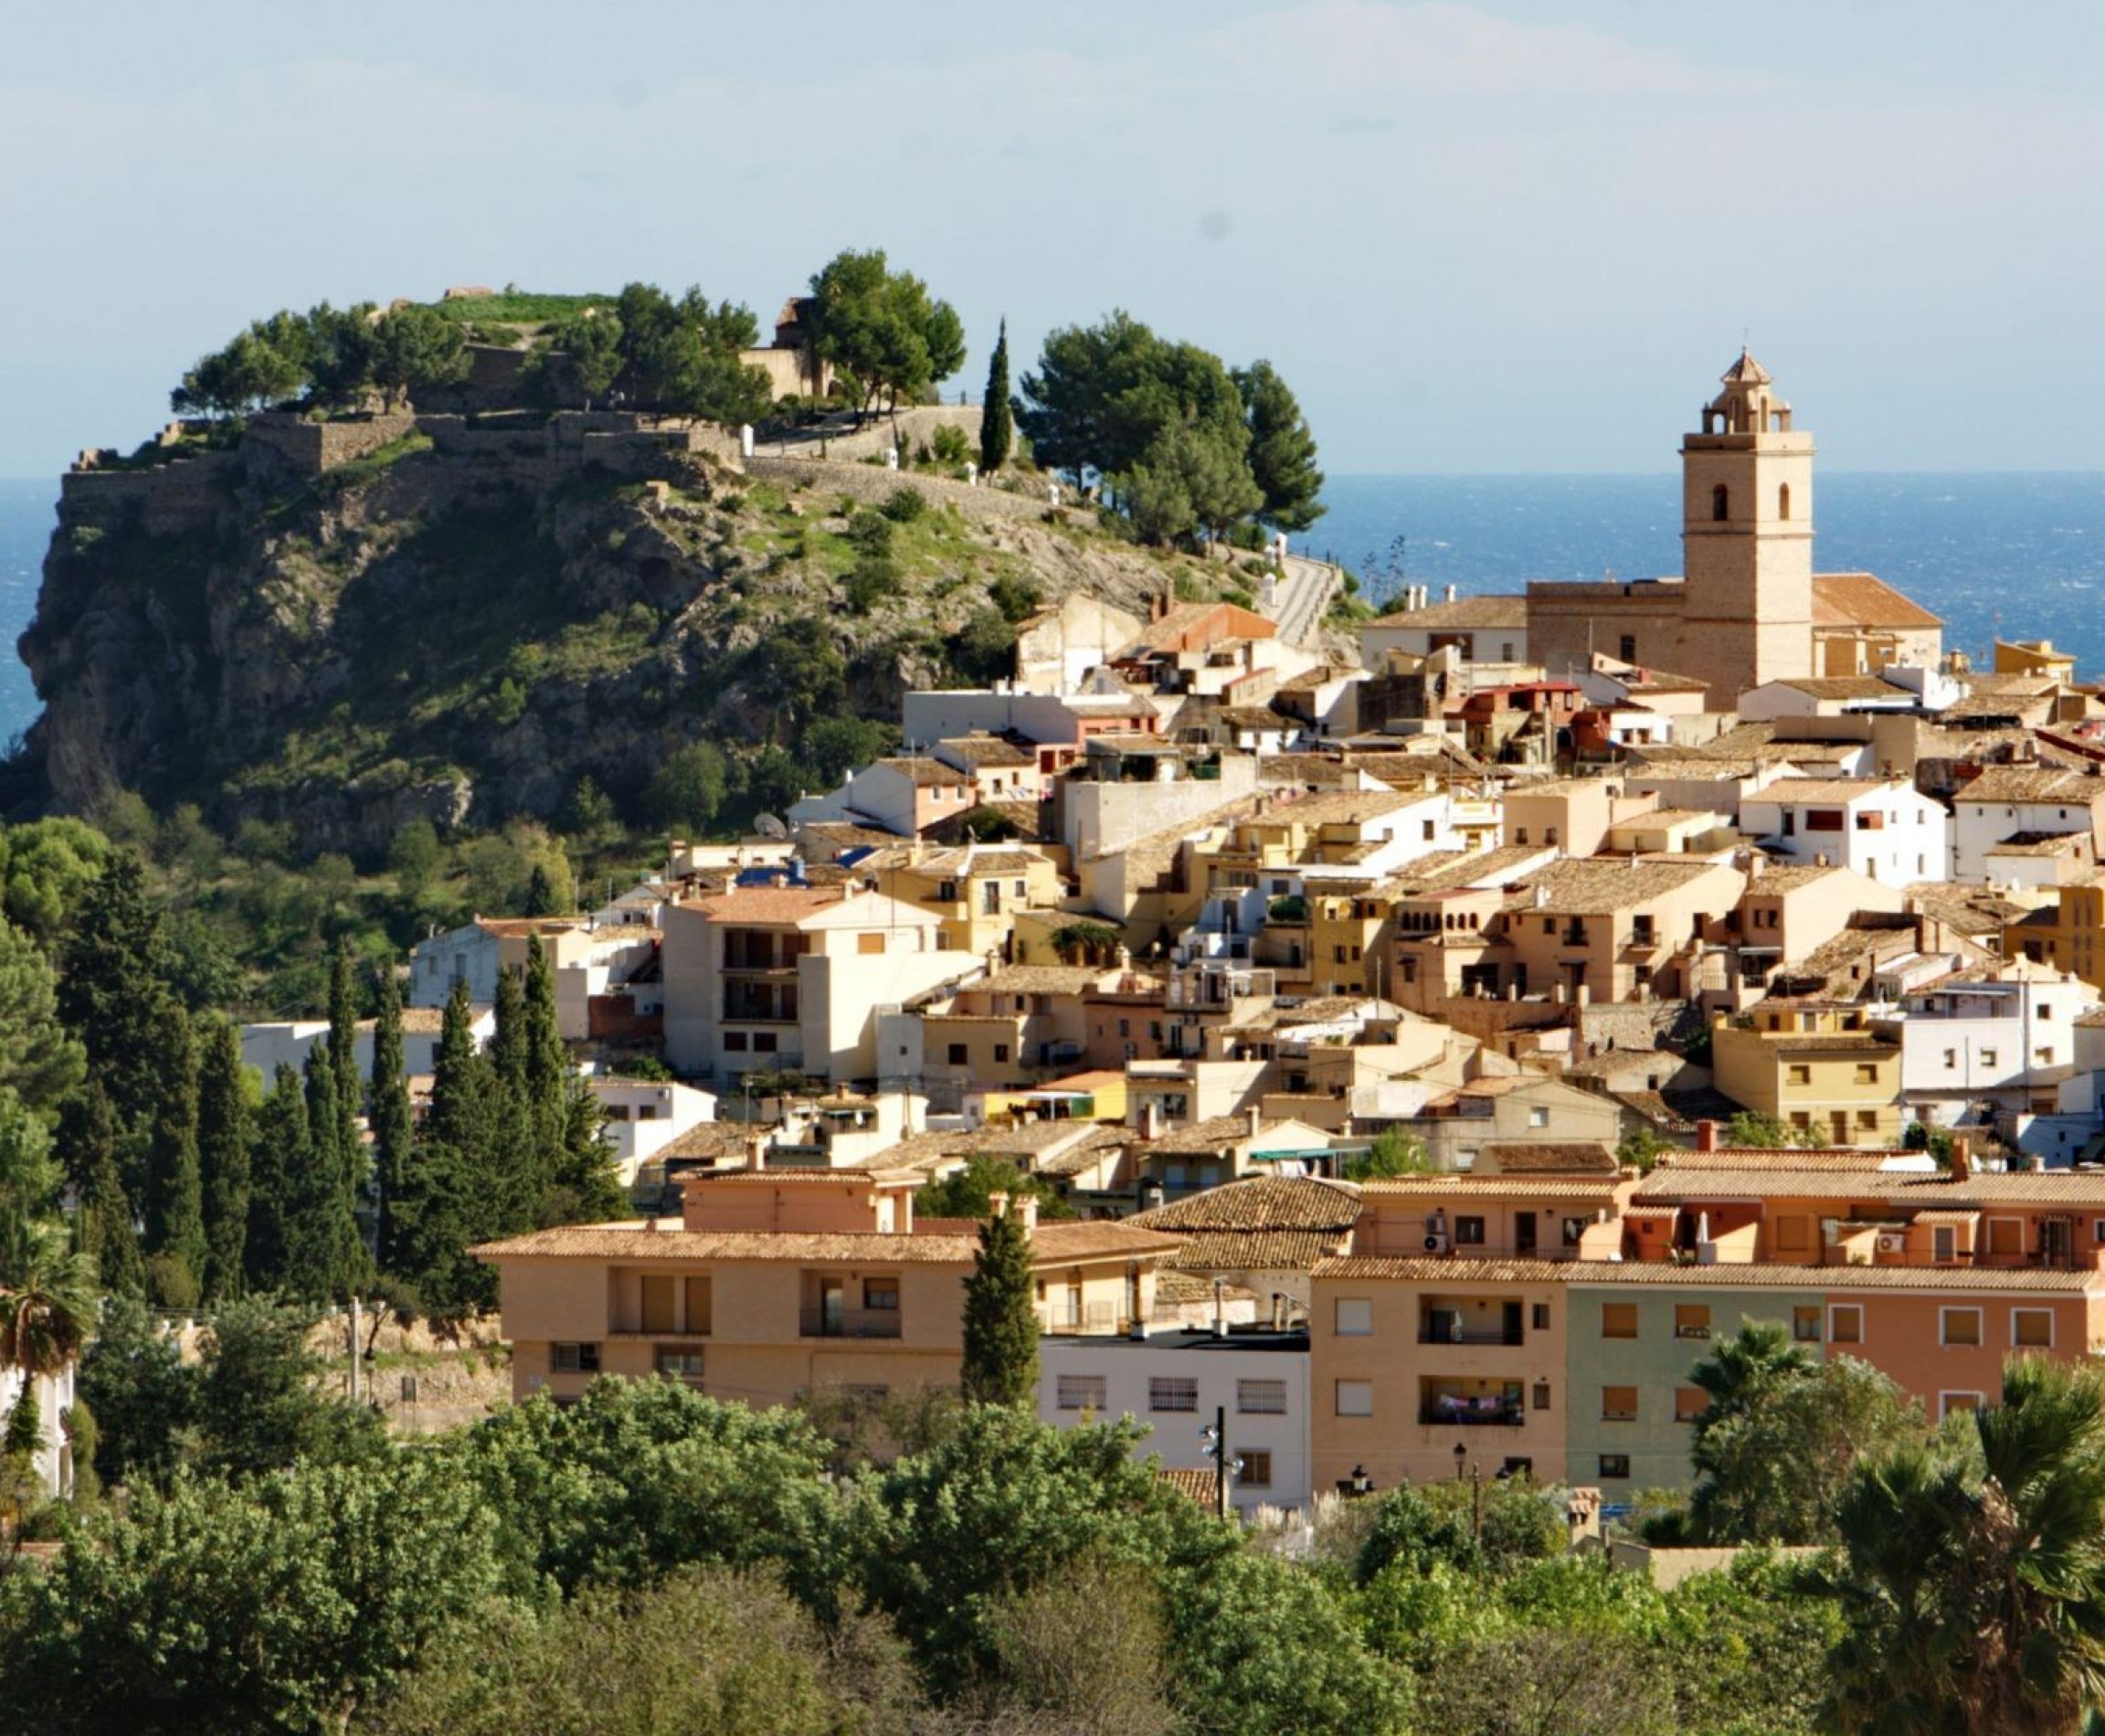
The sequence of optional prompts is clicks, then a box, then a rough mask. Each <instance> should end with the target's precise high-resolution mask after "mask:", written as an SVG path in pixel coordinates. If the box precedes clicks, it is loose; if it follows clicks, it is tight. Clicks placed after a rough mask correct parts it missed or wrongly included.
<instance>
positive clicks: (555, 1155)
mask: <svg viewBox="0 0 2105 1736" xmlns="http://www.w3.org/2000/svg"><path fill="white" fill-rule="evenodd" d="M525 1040H526V1057H525V1080H526V1096H527V1100H528V1102H529V1103H530V1105H531V1106H532V1114H533V1119H534V1159H535V1167H536V1168H537V1170H539V1172H540V1175H541V1178H542V1183H543V1187H544V1190H545V1188H546V1187H547V1186H548V1185H550V1184H552V1183H553V1182H554V1181H555V1177H556V1172H557V1171H558V1170H561V1169H562V1168H563V1167H564V1156H565V1152H566V1148H567V1145H568V1138H569V1127H570V1117H571V1101H570V1099H571V1086H572V1085H573V1084H574V1083H575V1080H574V1075H573V1074H571V1071H570V1056H569V1053H568V1051H566V1049H565V1048H564V1046H563V1032H562V1028H561V1026H560V1025H559V1024H558V1023H557V1022H556V1019H555V969H554V968H553V967H552V966H551V965H550V963H549V961H548V955H547V953H546V952H545V951H544V950H543V949H542V946H541V940H540V937H539V936H534V937H532V938H530V939H529V940H528V941H527V942H526V1006H525Z"/></svg>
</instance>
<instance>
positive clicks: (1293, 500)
mask: <svg viewBox="0 0 2105 1736" xmlns="http://www.w3.org/2000/svg"><path fill="white" fill-rule="evenodd" d="M1235 389H1236V390H1237V391H1238V392H1240V393H1241V394H1242V397H1243V409H1244V413H1245V415H1246V416H1247V418H1248V421H1249V426H1250V473H1251V474H1252V475H1253V477H1254V478H1255V479H1256V482H1257V486H1258V489H1259V490H1260V491H1261V492H1263V494H1264V504H1263V505H1262V506H1260V507H1259V508H1258V509H1257V516H1258V517H1259V518H1261V519H1263V520H1264V522H1265V523H1266V524H1270V525H1272V526H1274V527H1275V529H1278V530H1283V531H1305V530H1306V529H1307V528H1308V527H1309V526H1310V525H1311V524H1314V523H1315V522H1316V521H1317V519H1319V518H1321V517H1322V516H1323V513H1324V508H1323V505H1322V503H1321V502H1320V501H1319V500H1318V499H1317V496H1319V495H1320V494H1321V493H1322V492H1323V472H1322V471H1319V470H1317V468H1316V437H1315V436H1314V435H1313V434H1311V433H1310V432H1309V431H1308V422H1307V418H1305V417H1304V416H1303V415H1302V414H1301V406H1300V405H1299V404H1298V403H1297V402H1296V400H1295V397H1294V394H1293V393H1292V392H1291V391H1290V390H1288V389H1287V386H1286V382H1285V380H1283V379H1281V378H1280V377H1279V373H1278V370H1277V369H1275V367H1274V366H1273V365H1272V364H1271V363H1269V362H1256V363H1253V364H1252V365H1250V366H1249V367H1247V368H1239V369H1237V370H1236V373H1235Z"/></svg>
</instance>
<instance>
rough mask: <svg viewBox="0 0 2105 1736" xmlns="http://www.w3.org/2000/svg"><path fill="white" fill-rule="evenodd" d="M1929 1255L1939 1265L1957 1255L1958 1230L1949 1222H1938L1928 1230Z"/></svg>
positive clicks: (1955, 1257) (1946, 1262) (1954, 1258)
mask: <svg viewBox="0 0 2105 1736" xmlns="http://www.w3.org/2000/svg"><path fill="white" fill-rule="evenodd" d="M1958 1257H1959V1232H1958V1231H1957V1230H1955V1229H1953V1228H1952V1225H1950V1224H1949V1223H1940V1224H1939V1225H1938V1226H1937V1227H1936V1228H1935V1229H1933V1230H1931V1231H1930V1258H1931V1259H1932V1260H1935V1261H1937V1262H1938V1263H1939V1264H1940V1265H1945V1264H1949V1263H1950V1262H1951V1261H1953V1260H1956V1259H1957V1258H1958Z"/></svg>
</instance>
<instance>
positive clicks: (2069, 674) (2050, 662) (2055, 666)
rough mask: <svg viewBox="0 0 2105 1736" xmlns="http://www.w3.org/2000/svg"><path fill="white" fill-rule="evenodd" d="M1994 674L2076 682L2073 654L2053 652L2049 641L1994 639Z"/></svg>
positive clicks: (2052, 643) (2051, 643)
mask: <svg viewBox="0 0 2105 1736" xmlns="http://www.w3.org/2000/svg"><path fill="white" fill-rule="evenodd" d="M1995 672H1996V673H1997V674H1998V675H2047V676H2050V677H2052V678H2053V679H2054V680H2055V681H2057V682H2065V683H2072V682H2074V681H2075V679H2076V653H2075V652H2074V651H2056V650H2055V649H2054V641H2053V640H2050V639H2030V640H2026V639H2019V640H2001V639H1999V640H1996V641H1995Z"/></svg>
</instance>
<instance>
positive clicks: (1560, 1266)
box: [1313, 1254, 2105, 1294]
mask: <svg viewBox="0 0 2105 1736" xmlns="http://www.w3.org/2000/svg"><path fill="white" fill-rule="evenodd" d="M1313 1276H1316V1277H1317V1278H1329V1279H1344V1280H1347V1281H1351V1280H1355V1279H1359V1280H1364V1279H1377V1280H1384V1279H1385V1280H1392V1281H1398V1282H1402V1283H1406V1284H1423V1285H1436V1286H1440V1287H1442V1288H1448V1287H1459V1286H1462V1285H1465V1284H1563V1285H1576V1286H1586V1287H1588V1288H1621V1287H1623V1286H1627V1285H1655V1286H1661V1287H1663V1288H1668V1289H1707V1290H1708V1289H1724V1290H1732V1289H1746V1290H1804V1291H1807V1292H1811V1293H1820V1292H1825V1291H1834V1290H1902V1291H1907V1290H1926V1291H1938V1290H1967V1291H1973V1292H1976V1293H1987V1294H1994V1293H1996V1292H2020V1293H2036V1292H2041V1291H2045V1292H2049V1293H2051V1292H2061V1293H2076V1294H2080V1293H2082V1292H2084V1291H2086V1290H2089V1289H2092V1288H2093V1287H2096V1286H2100V1284H2105V1274H2100V1273H2098V1272H2094V1271H2089V1272H2068V1271H2042V1270H2038V1269H2036V1268H2033V1267H2030V1266H2023V1267H1993V1266H1991V1267H1964V1266H1923V1265H1777V1264H1775V1263H1772V1262H1763V1263H1761V1264H1760V1265H1729V1264H1722V1263H1721V1264H1719V1265H1677V1264H1675V1263H1674V1262H1672V1261H1668V1260H1564V1261H1557V1260H1471V1259H1465V1258H1454V1259H1450V1258H1445V1257H1443V1256H1438V1255H1426V1256H1400V1257H1392V1256H1390V1255H1384V1254H1346V1255H1342V1256H1340V1257H1338V1258H1337V1259H1331V1260H1325V1261H1324V1262H1322V1263H1321V1264H1320V1265H1317V1268H1316V1270H1315V1273H1314V1275H1313Z"/></svg>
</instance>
